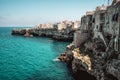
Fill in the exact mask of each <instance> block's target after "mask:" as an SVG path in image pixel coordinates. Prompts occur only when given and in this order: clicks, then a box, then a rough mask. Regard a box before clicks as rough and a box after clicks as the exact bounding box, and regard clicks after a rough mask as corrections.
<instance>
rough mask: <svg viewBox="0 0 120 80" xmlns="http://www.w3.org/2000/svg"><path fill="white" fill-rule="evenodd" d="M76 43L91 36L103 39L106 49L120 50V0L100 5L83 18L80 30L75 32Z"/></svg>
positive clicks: (78, 44)
mask: <svg viewBox="0 0 120 80" xmlns="http://www.w3.org/2000/svg"><path fill="white" fill-rule="evenodd" d="M74 35H75V36H74V44H75V46H76V47H78V46H80V45H81V44H82V43H83V42H85V41H86V40H87V39H89V38H90V37H93V39H96V38H100V39H102V41H103V43H104V45H105V46H106V49H108V48H113V49H114V50H115V51H120V0H113V2H112V4H111V5H109V6H104V5H102V6H98V7H96V9H95V11H87V12H86V15H84V16H83V17H82V18H81V26H80V30H78V31H76V32H75V33H74Z"/></svg>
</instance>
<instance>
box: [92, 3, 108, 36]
mask: <svg viewBox="0 0 120 80" xmlns="http://www.w3.org/2000/svg"><path fill="white" fill-rule="evenodd" d="M106 10H107V6H104V5H102V6H98V7H96V10H95V14H94V17H95V24H94V38H98V37H99V36H100V35H101V34H102V33H103V31H104V29H105V20H106Z"/></svg>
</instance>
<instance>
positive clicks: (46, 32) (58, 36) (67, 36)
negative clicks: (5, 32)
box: [11, 28, 75, 42]
mask: <svg viewBox="0 0 120 80" xmlns="http://www.w3.org/2000/svg"><path fill="white" fill-rule="evenodd" d="M74 32H75V31H74V30H70V31H69V32H68V33H66V31H65V30H63V31H58V30H54V29H32V28H31V29H21V30H17V29H16V30H12V33H11V34H12V35H23V36H29V37H31V36H42V37H50V38H52V39H54V40H58V41H70V42H71V41H73V35H74Z"/></svg>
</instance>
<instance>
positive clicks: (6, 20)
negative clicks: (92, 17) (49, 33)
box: [0, 0, 108, 27]
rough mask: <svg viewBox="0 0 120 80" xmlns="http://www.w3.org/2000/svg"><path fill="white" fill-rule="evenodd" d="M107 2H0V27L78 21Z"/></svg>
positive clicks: (3, 0)
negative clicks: (87, 12) (86, 13)
mask: <svg viewBox="0 0 120 80" xmlns="http://www.w3.org/2000/svg"><path fill="white" fill-rule="evenodd" d="M107 1H108V0H0V26H2V27H3V26H35V25H37V24H40V23H43V24H44V23H56V22H60V21H63V20H70V21H71V20H72V21H75V20H80V18H81V17H82V16H83V15H85V12H86V11H93V10H95V8H96V6H101V5H103V4H104V5H107V3H108V2H107Z"/></svg>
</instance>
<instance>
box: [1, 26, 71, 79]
mask: <svg viewBox="0 0 120 80" xmlns="http://www.w3.org/2000/svg"><path fill="white" fill-rule="evenodd" d="M11 30H12V28H2V27H0V80H73V78H72V76H71V74H70V73H69V71H68V69H67V67H66V65H65V63H62V62H59V61H55V60H54V59H55V58H56V57H57V56H58V55H60V53H62V52H64V51H65V48H66V45H68V44H69V43H67V42H57V41H54V40H51V39H50V38H40V37H32V38H29V37H22V36H12V35H11Z"/></svg>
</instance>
